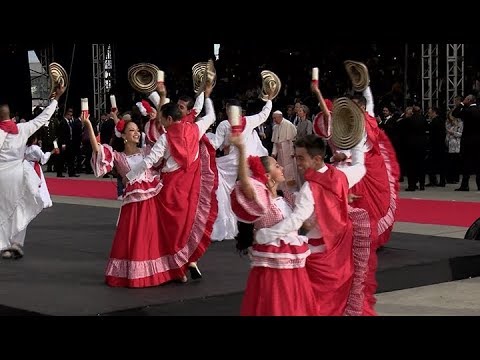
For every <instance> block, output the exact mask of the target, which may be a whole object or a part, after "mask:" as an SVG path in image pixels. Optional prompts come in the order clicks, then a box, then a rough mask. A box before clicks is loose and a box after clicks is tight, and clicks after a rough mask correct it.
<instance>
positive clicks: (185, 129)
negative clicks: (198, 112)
mask: <svg viewBox="0 0 480 360" xmlns="http://www.w3.org/2000/svg"><path fill="white" fill-rule="evenodd" d="M198 136H199V131H198V126H197V125H195V124H194V123H191V122H184V121H177V122H175V123H173V124H172V125H170V126H169V127H168V131H167V140H168V145H169V147H170V153H171V154H172V156H173V158H174V159H175V161H176V162H177V164H178V165H179V166H180V168H182V169H188V167H189V166H190V165H191V164H192V163H193V162H194V161H195V155H197V153H198V149H199V138H198Z"/></svg>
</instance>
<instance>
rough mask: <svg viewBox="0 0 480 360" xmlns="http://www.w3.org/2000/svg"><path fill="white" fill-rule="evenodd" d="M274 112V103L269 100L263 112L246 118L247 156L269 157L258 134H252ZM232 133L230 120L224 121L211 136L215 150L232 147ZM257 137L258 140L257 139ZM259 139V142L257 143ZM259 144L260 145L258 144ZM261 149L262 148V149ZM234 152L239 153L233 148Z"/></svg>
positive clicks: (244, 133)
mask: <svg viewBox="0 0 480 360" xmlns="http://www.w3.org/2000/svg"><path fill="white" fill-rule="evenodd" d="M271 111H272V101H271V100H268V101H267V102H266V104H265V106H264V107H263V109H262V111H261V112H259V113H258V114H255V115H250V116H246V117H245V120H246V122H247V124H246V126H245V129H244V130H243V133H242V134H243V135H244V137H245V139H244V141H245V144H246V148H247V156H249V155H256V156H266V155H268V152H267V150H266V149H265V148H264V147H263V146H262V143H261V141H260V139H259V138H258V135H257V133H256V132H255V134H253V133H252V131H254V129H255V128H256V127H257V126H260V125H261V124H263V123H264V122H265V121H267V119H268V116H269V115H270V112H271ZM231 132H232V127H231V126H230V122H229V121H228V120H224V121H222V122H221V123H220V124H219V125H218V126H217V129H216V130H215V134H214V135H211V136H209V139H210V142H211V143H212V145H213V147H214V148H215V149H219V148H220V149H222V148H223V147H224V146H229V145H230V134H231ZM255 136H256V139H255ZM257 139H258V141H256V140H257ZM258 143H259V144H258ZM260 147H261V148H260ZM232 152H238V150H237V148H236V147H234V148H232Z"/></svg>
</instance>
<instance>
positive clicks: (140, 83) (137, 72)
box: [128, 63, 159, 94]
mask: <svg viewBox="0 0 480 360" xmlns="http://www.w3.org/2000/svg"><path fill="white" fill-rule="evenodd" d="M158 70H159V68H158V67H157V66H156V65H153V64H149V63H139V64H135V65H132V66H131V67H130V68H129V69H128V82H129V83H130V85H131V86H132V88H134V89H135V90H136V91H138V92H140V93H144V94H150V93H152V92H153V91H154V90H155V89H156V88H157V76H158Z"/></svg>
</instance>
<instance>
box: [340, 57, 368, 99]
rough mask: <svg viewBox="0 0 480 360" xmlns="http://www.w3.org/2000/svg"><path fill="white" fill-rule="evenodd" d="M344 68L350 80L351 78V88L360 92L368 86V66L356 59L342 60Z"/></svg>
mask: <svg viewBox="0 0 480 360" xmlns="http://www.w3.org/2000/svg"><path fill="white" fill-rule="evenodd" d="M344 65H345V70H347V73H348V76H350V80H352V87H353V90H355V91H358V92H362V91H363V90H365V89H366V88H367V87H368V84H369V83H370V77H369V75H368V68H367V67H366V66H365V64H363V63H361V62H357V61H352V60H347V61H345V62H344Z"/></svg>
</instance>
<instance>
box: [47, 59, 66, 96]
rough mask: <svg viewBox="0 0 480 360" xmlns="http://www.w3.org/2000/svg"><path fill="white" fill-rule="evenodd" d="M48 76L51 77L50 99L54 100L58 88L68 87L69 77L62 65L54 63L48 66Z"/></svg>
mask: <svg viewBox="0 0 480 360" xmlns="http://www.w3.org/2000/svg"><path fill="white" fill-rule="evenodd" d="M48 76H49V77H50V95H49V98H52V97H53V96H54V94H55V89H56V88H57V87H58V86H64V87H67V86H68V75H67V72H66V71H65V69H64V68H63V66H62V65H60V64H59V63H56V62H53V63H51V64H49V65H48Z"/></svg>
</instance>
